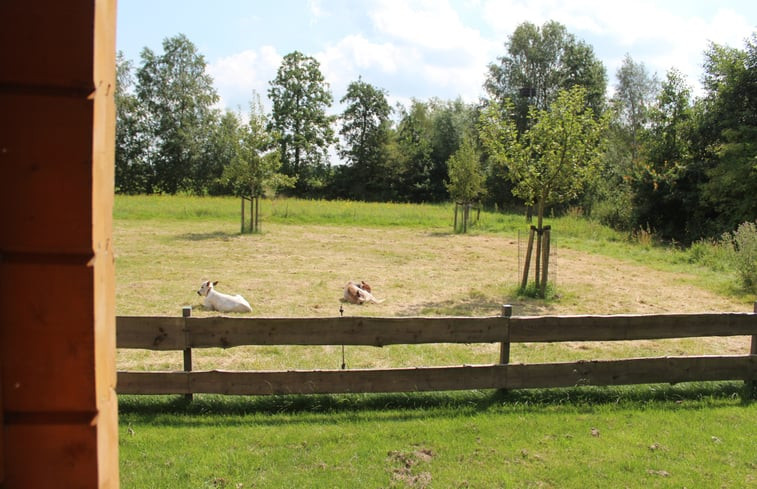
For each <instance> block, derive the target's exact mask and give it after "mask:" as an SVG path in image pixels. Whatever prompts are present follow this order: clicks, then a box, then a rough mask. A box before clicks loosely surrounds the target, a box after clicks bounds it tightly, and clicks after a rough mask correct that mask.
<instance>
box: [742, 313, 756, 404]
mask: <svg viewBox="0 0 757 489" xmlns="http://www.w3.org/2000/svg"><path fill="white" fill-rule="evenodd" d="M754 313H755V314H757V301H755V302H754ZM749 354H750V355H752V356H757V334H753V335H752V347H751V348H750V350H749ZM745 387H746V397H747V399H754V398H755V392H754V391H755V387H757V379H755V378H754V375H752V377H751V378H750V379H749V380H748V381H747V382H746V386H745Z"/></svg>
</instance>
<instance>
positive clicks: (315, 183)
mask: <svg viewBox="0 0 757 489" xmlns="http://www.w3.org/2000/svg"><path fill="white" fill-rule="evenodd" d="M268 98H270V99H271V102H272V104H273V108H272V115H271V121H270V123H269V125H268V129H269V130H271V131H274V132H275V133H276V135H277V138H278V145H279V154H280V156H281V161H282V173H284V174H285V175H287V176H290V177H294V178H296V179H297V183H296V185H295V193H296V194H297V195H304V194H305V193H307V192H310V191H317V190H318V189H320V188H322V187H323V186H324V185H325V182H324V178H325V176H326V168H327V153H328V147H329V145H330V144H331V143H332V142H334V131H333V129H332V128H331V124H332V122H333V120H334V117H332V116H328V115H326V109H328V108H329V107H331V103H332V101H333V97H332V95H331V91H330V90H329V87H328V84H327V83H326V82H325V81H324V78H323V74H322V73H321V70H320V64H319V63H318V61H317V60H316V59H315V58H313V57H310V56H305V55H304V54H302V53H300V52H299V51H293V52H291V53H289V54H287V55H286V56H284V59H283V60H282V62H281V66H279V69H278V71H277V73H276V78H274V79H273V80H271V82H270V88H269V89H268Z"/></svg>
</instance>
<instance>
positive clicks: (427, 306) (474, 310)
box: [397, 290, 555, 316]
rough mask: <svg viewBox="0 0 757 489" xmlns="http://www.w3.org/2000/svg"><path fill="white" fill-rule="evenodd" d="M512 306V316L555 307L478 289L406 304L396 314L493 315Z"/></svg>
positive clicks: (534, 300)
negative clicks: (494, 295)
mask: <svg viewBox="0 0 757 489" xmlns="http://www.w3.org/2000/svg"><path fill="white" fill-rule="evenodd" d="M505 304H509V305H511V306H513V315H514V316H531V315H535V314H538V315H543V314H549V313H550V311H552V310H554V309H555V307H554V305H553V304H552V303H551V302H550V301H545V300H543V299H532V298H528V297H522V296H519V295H517V294H513V293H509V292H508V293H505V295H504V296H502V298H493V297H491V296H489V295H485V294H484V293H482V292H480V291H475V290H474V291H470V292H469V293H468V295H467V297H459V298H456V299H449V300H444V301H426V302H421V303H420V304H412V305H408V306H407V307H406V308H404V309H403V310H401V311H399V312H398V313H397V315H398V316H433V315H445V316H493V315H499V314H501V313H502V306H503V305H505Z"/></svg>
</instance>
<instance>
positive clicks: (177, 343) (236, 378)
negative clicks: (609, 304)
mask: <svg viewBox="0 0 757 489" xmlns="http://www.w3.org/2000/svg"><path fill="white" fill-rule="evenodd" d="M756 307H757V306H756ZM511 311H512V309H511V308H510V307H509V306H504V307H503V315H502V316H496V317H438V318H436V317H428V318H419V317H410V318H382V317H334V318H227V317H206V318H192V317H189V314H187V313H185V317H129V316H122V317H118V318H117V320H116V327H117V346H118V348H140V349H150V350H182V351H184V371H171V372H163V371H161V372H156V371H128V372H127V371H119V372H118V392H119V393H120V394H186V395H188V396H191V394H193V393H212V394H240V395H266V394H316V393H368V392H414V391H441V390H469V389H522V388H548V387H571V386H582V385H593V386H602V385H622V384H646V383H658V382H664V383H678V382H689V381H717V380H743V381H745V382H747V383H748V384H749V386H750V388H753V386H754V384H753V383H754V382H755V381H757V312H756V313H725V314H721V313H717V314H662V315H620V316H545V317H517V316H515V317H511ZM742 335H751V337H752V341H751V351H750V354H744V355H717V356H713V355H708V356H675V357H655V358H626V359H620V360H586V361H578V362H565V363H536V364H521V363H519V364H511V363H509V356H510V353H509V352H510V345H511V344H512V343H540V342H564V341H571V342H578V341H626V340H656V339H663V338H690V337H707V336H742ZM422 343H465V344H471V343H500V344H501V348H500V355H499V358H498V359H493V361H496V363H492V364H489V365H462V366H459V365H458V366H446V367H417V368H388V369H349V370H292V371H218V370H213V371H192V367H191V362H192V358H191V357H192V356H191V353H192V349H196V348H212V347H221V348H232V347H236V346H242V345H370V346H376V347H381V346H386V345H394V344H422ZM497 360H498V361H497ZM749 392H751V389H750V391H749Z"/></svg>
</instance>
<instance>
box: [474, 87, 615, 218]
mask: <svg viewBox="0 0 757 489" xmlns="http://www.w3.org/2000/svg"><path fill="white" fill-rule="evenodd" d="M585 93H586V91H585V90H584V89H583V88H581V87H575V88H572V89H570V90H567V91H563V92H561V93H560V95H559V96H558V97H557V99H556V100H555V102H554V104H553V105H552V106H551V107H550V110H536V109H533V108H532V110H531V112H530V114H531V115H530V118H531V119H532V120H533V121H535V122H534V124H533V125H532V127H530V128H529V129H528V130H526V131H525V132H524V133H522V134H521V135H520V136H519V135H518V132H517V130H516V128H515V124H514V122H513V120H512V119H510V118H502V116H501V114H502V113H503V112H505V113H508V112H511V110H512V105H509V106H506V108H505V110H504V111H503V110H502V109H501V108H498V107H496V106H490V107H489V108H488V109H487V111H485V112H484V114H483V117H482V121H481V126H482V131H481V138H482V141H483V143H484V145H485V147H486V148H487V149H488V151H489V154H490V155H491V156H492V158H494V159H495V161H497V162H498V163H499V164H500V165H503V166H506V167H507V174H508V177H509V178H510V180H511V181H512V182H513V184H514V185H515V186H514V188H513V194H515V195H516V196H518V197H520V198H521V199H523V201H524V202H525V203H526V204H527V205H534V204H536V205H537V206H538V217H539V224H538V227H539V228H541V222H542V219H543V215H544V209H545V208H546V206H548V205H554V204H560V203H565V202H569V201H570V200H571V199H574V198H576V197H577V196H578V194H579V192H580V191H581V190H582V189H583V188H584V186H585V185H586V183H587V182H589V181H591V180H592V179H595V178H596V177H597V173H598V168H599V163H600V156H601V146H600V144H601V135H602V132H603V130H604V127H605V125H606V121H605V119H604V118H602V119H600V120H599V121H597V120H596V119H595V118H594V113H593V111H592V110H591V109H590V108H588V107H586V105H585Z"/></svg>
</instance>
